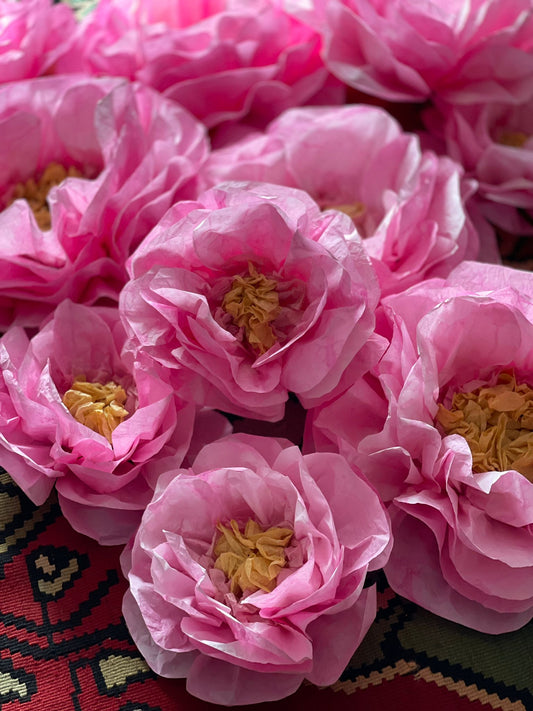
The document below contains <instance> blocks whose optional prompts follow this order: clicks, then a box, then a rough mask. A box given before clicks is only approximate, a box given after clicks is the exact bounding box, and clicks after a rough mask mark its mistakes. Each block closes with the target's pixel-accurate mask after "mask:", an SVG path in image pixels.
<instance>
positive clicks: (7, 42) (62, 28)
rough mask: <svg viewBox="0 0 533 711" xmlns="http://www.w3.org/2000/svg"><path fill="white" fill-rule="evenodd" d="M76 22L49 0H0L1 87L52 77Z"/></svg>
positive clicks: (64, 8)
mask: <svg viewBox="0 0 533 711" xmlns="http://www.w3.org/2000/svg"><path fill="white" fill-rule="evenodd" d="M75 27H76V20H75V18H74V13H73V12H72V9H71V8H70V7H68V5H65V4H63V3H60V4H58V5H55V4H52V0H17V1H16V2H14V1H13V0H0V84H2V83H4V82H9V81H18V80H20V79H29V78H31V77H37V76H41V75H42V74H52V73H53V71H54V65H55V62H56V60H57V59H58V57H59V56H61V54H62V53H63V52H65V51H67V50H68V47H69V43H70V41H71V39H72V34H73V32H74V31H75Z"/></svg>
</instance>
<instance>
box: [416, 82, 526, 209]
mask: <svg viewBox="0 0 533 711" xmlns="http://www.w3.org/2000/svg"><path fill="white" fill-rule="evenodd" d="M532 111H533V91H532V93H531V94H530V96H529V97H528V100H527V101H523V102H521V103H518V104H517V103H512V102H501V101H490V102H484V103H482V104H481V103H480V104H473V105H471V106H461V105H456V104H450V103H445V102H439V103H438V104H437V107H436V108H432V109H430V110H428V111H426V112H424V115H423V116H424V122H425V124H426V126H427V128H428V130H429V131H430V132H431V133H432V134H434V135H435V136H436V137H437V138H438V139H440V140H442V141H443V142H444V146H443V148H444V150H446V152H447V153H448V155H450V156H451V157H452V158H454V159H455V160H457V161H459V162H460V163H462V165H463V166H464V167H465V170H466V171H467V174H468V175H470V176H472V177H473V178H475V179H476V180H477V181H478V183H479V195H480V196H481V197H482V198H483V199H485V200H486V201H490V202H492V203H498V204H502V205H508V206H512V207H516V208H522V209H526V210H529V211H531V210H533V135H532V133H533V131H532V126H533V124H532V121H531V113H532Z"/></svg>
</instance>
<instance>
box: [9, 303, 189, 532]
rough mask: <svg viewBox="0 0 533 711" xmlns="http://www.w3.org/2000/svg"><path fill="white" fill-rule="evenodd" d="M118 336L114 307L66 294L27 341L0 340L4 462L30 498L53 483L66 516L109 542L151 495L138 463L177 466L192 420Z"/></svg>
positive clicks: (42, 496)
mask: <svg viewBox="0 0 533 711" xmlns="http://www.w3.org/2000/svg"><path fill="white" fill-rule="evenodd" d="M124 338H125V334H124V330H123V328H122V326H121V324H120V319H119V317H118V312H117V309H98V308H94V307H88V306H83V305H81V304H74V303H72V302H70V301H64V302H63V303H62V304H60V305H59V306H58V307H57V309H56V311H55V313H54V315H53V318H52V319H51V320H49V321H48V322H47V324H46V325H45V326H44V327H43V329H42V330H41V331H40V332H39V333H37V335H35V336H34V337H33V338H32V339H31V340H29V339H28V337H27V336H26V334H25V332H24V330H23V329H22V328H20V327H13V328H11V329H9V331H8V332H7V333H6V334H5V335H4V336H3V337H2V339H0V369H1V373H0V445H1V446H0V462H1V464H2V466H4V467H5V468H6V469H7V471H9V473H10V475H11V476H12V477H13V479H14V480H15V482H16V483H17V484H18V485H19V486H20V487H21V488H22V489H23V490H24V492H25V493H26V494H27V495H28V496H29V497H30V499H31V500H32V501H33V502H34V503H36V504H42V503H43V502H44V501H45V500H46V498H47V496H48V495H49V493H50V491H51V489H52V487H53V486H54V484H55V488H56V491H57V494H58V497H59V503H60V505H61V509H62V511H63V514H64V515H65V517H66V518H67V519H68V521H69V522H70V524H71V525H72V526H73V527H74V528H75V529H76V530H78V531H81V532H82V533H84V534H85V535H88V536H90V537H91V538H94V539H96V540H97V541H99V542H100V543H104V544H112V545H114V544H118V543H125V542H126V541H127V540H128V538H129V537H130V536H131V535H132V534H133V532H134V531H135V529H136V527H137V525H138V524H139V521H140V518H141V514H142V511H143V509H144V507H145V506H146V504H147V503H148V502H149V501H150V499H151V496H152V492H153V485H154V484H153V481H152V479H151V478H150V476H149V474H147V472H146V467H145V465H147V463H149V462H150V461H151V460H157V458H158V457H163V456H172V457H174V460H173V461H175V465H176V466H179V465H180V464H181V462H182V460H183V457H184V455H185V453H186V451H187V448H188V446H189V442H190V439H191V435H192V428H193V420H194V407H193V406H191V405H185V404H183V403H182V402H181V401H180V400H178V399H177V398H176V396H175V394H174V391H173V389H172V388H171V387H170V386H169V385H168V384H167V383H166V382H165V381H164V380H163V378H162V373H161V372H160V371H159V370H158V369H157V367H156V366H155V365H152V366H150V367H144V366H142V365H141V364H140V363H138V362H136V363H132V362H131V361H130V360H128V359H127V358H122V357H121V355H120V351H121V348H122V346H123V343H124ZM67 393H69V394H67Z"/></svg>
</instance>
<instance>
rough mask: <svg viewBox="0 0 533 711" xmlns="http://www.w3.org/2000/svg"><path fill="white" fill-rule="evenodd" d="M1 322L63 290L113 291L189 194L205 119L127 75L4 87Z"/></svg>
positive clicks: (43, 305)
mask: <svg viewBox="0 0 533 711" xmlns="http://www.w3.org/2000/svg"><path fill="white" fill-rule="evenodd" d="M0 135H1V136H2V141H1V143H0V209H1V211H0V231H1V233H2V241H1V244H0V328H4V329H5V328H6V327H7V326H9V325H10V324H11V323H17V324H20V325H24V326H38V325H39V323H40V322H41V321H42V319H43V317H44V316H46V315H47V314H48V313H49V312H50V311H51V310H52V309H53V307H54V306H55V305H57V304H58V303H60V302H61V301H62V300H63V299H64V298H71V299H72V300H74V301H78V302H82V303H87V304H93V303H95V302H97V301H100V302H102V300H109V299H111V300H113V301H115V302H116V301H117V299H118V292H119V291H120V289H121V287H122V285H123V283H124V281H125V280H126V273H125V268H124V261H125V259H126V258H127V257H128V256H129V254H130V252H131V251H133V249H135V247H136V246H137V245H138V244H139V242H140V241H141V240H142V238H143V237H144V236H145V235H146V234H147V233H148V232H149V231H150V229H151V228H152V227H153V226H154V225H155V224H156V222H157V220H158V219H159V218H160V217H161V216H162V215H163V214H164V212H165V211H166V210H167V208H168V207H169V206H170V205H172V204H173V202H174V201H175V200H177V199H179V198H181V197H191V196H193V195H194V194H195V193H196V188H195V175H196V172H197V170H198V167H199V166H200V164H201V163H202V162H203V160H204V159H205V157H206V155H207V151H208V148H207V143H206V139H205V136H204V129H203V127H202V126H201V125H200V124H199V123H198V122H197V121H196V120H195V119H194V118H193V117H192V116H190V115H189V114H188V113H187V112H186V111H184V110H183V109H181V108H180V107H178V106H177V105H176V104H174V103H173V102H170V101H166V100H165V99H164V98H163V97H161V96H160V95H159V94H157V93H156V92H154V91H152V90H150V89H148V88H146V87H142V86H140V85H130V84H129V83H127V82H125V81H124V80H119V79H114V78H106V79H94V78H91V77H80V76H66V77H46V78H40V79H33V80H28V81H26V82H16V83H12V84H6V85H4V86H3V87H0Z"/></svg>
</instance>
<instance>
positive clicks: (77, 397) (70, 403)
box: [63, 378, 129, 443]
mask: <svg viewBox="0 0 533 711" xmlns="http://www.w3.org/2000/svg"><path fill="white" fill-rule="evenodd" d="M125 402H126V393H125V391H124V389H123V388H122V387H121V386H120V385H117V384H116V383H114V382H113V381H112V380H111V381H109V382H108V383H106V384H105V385H102V384H101V383H88V382H87V381H85V380H83V379H81V378H80V379H75V380H74V382H73V383H72V386H71V388H70V390H67V392H66V393H65V394H64V395H63V404H64V405H65V406H66V408H67V409H68V411H69V412H70V414H71V415H72V417H74V419H76V420H78V422H81V424H82V425H85V426H86V427H89V429H91V430H93V432H98V434H101V435H103V436H104V437H105V438H106V439H107V440H108V442H110V443H111V440H112V438H111V433H112V432H113V430H114V429H115V428H116V427H118V425H120V423H121V422H122V421H123V420H124V419H125V418H126V417H127V416H128V415H129V412H128V411H127V410H126V409H125V408H124V407H122V406H123V405H124V403H125Z"/></svg>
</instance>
